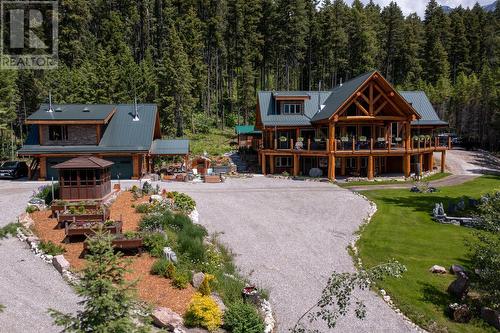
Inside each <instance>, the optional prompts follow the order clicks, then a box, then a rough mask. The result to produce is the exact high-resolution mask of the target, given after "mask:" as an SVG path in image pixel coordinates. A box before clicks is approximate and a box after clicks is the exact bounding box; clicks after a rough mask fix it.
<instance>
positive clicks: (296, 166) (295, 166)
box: [293, 154, 299, 177]
mask: <svg viewBox="0 0 500 333" xmlns="http://www.w3.org/2000/svg"><path fill="white" fill-rule="evenodd" d="M298 175H299V155H298V154H293V176H294V177H297V176H298Z"/></svg>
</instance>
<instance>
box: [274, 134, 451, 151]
mask: <svg viewBox="0 0 500 333" xmlns="http://www.w3.org/2000/svg"><path fill="white" fill-rule="evenodd" d="M437 148H446V149H451V139H450V138H448V139H447V140H443V139H442V138H440V137H431V136H428V135H425V136H424V135H420V136H414V137H412V138H410V140H409V143H408V141H406V140H405V139H404V138H401V137H392V136H388V137H387V138H386V137H379V138H366V137H360V138H354V137H341V138H336V139H335V140H333V142H332V143H331V145H330V141H329V140H328V139H307V140H299V141H294V139H286V140H278V139H274V141H273V142H272V147H269V148H267V149H272V150H289V151H307V152H329V151H333V152H346V153H347V152H351V153H356V152H367V151H369V152H382V151H386V152H388V153H390V152H391V151H393V152H396V153H397V152H399V153H400V152H402V151H405V152H407V151H411V152H415V151H417V152H421V151H429V150H435V149H437Z"/></svg>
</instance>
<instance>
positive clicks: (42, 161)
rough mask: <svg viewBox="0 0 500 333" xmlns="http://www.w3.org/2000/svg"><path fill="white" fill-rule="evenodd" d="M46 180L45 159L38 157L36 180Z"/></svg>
mask: <svg viewBox="0 0 500 333" xmlns="http://www.w3.org/2000/svg"><path fill="white" fill-rule="evenodd" d="M45 179H47V157H45V156H40V174H39V175H38V180H45Z"/></svg>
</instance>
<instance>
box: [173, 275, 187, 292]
mask: <svg viewBox="0 0 500 333" xmlns="http://www.w3.org/2000/svg"><path fill="white" fill-rule="evenodd" d="M188 283H189V273H188V272H185V271H177V272H176V273H175V274H174V276H173V277H172V286H174V287H175V288H177V289H186V287H187V285H188Z"/></svg>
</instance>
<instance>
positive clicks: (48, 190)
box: [35, 184, 59, 205]
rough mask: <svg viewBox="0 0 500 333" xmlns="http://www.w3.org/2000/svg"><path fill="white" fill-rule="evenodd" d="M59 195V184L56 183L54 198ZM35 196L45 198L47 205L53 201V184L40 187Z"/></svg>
mask: <svg viewBox="0 0 500 333" xmlns="http://www.w3.org/2000/svg"><path fill="white" fill-rule="evenodd" d="M58 196H59V184H54V198H57V197H58ZM35 198H39V199H43V200H44V201H45V204H46V205H50V203H51V202H52V185H45V186H42V187H40V188H38V192H37V193H36V194H35Z"/></svg>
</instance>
